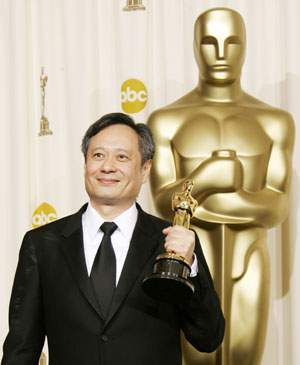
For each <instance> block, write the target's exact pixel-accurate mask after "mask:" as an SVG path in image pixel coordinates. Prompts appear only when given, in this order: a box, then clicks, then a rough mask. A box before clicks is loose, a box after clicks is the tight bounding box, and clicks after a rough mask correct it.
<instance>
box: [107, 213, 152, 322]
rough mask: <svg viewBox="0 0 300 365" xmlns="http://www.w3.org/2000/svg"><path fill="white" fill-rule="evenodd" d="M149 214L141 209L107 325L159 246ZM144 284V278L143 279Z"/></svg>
mask: <svg viewBox="0 0 300 365" xmlns="http://www.w3.org/2000/svg"><path fill="white" fill-rule="evenodd" d="M152 224H153V223H152V222H151V220H150V219H149V218H147V214H146V213H144V212H143V211H142V210H141V209H140V208H139V215H138V221H137V224H136V227H135V229H134V232H133V235H132V239H131V242H130V247H129V250H128V253H127V256H126V260H125V263H124V267H123V270H122V273H121V276H120V279H119V282H118V285H117V288H116V291H115V294H114V298H113V302H112V305H111V307H110V310H109V313H108V317H107V321H106V323H107V322H108V321H109V320H110V319H111V318H112V317H113V316H114V314H115V313H116V311H117V310H118V309H119V308H120V306H121V305H122V303H123V302H124V300H125V299H126V297H127V295H128V293H129V291H130V289H131V288H132V286H133V285H134V283H135V282H136V280H137V278H138V276H139V274H140V273H141V271H142V270H143V269H144V267H145V265H146V263H147V262H148V260H149V259H150V258H151V257H152V256H153V252H154V251H155V249H156V248H157V246H158V241H157V240H156V239H155V235H156V234H157V232H156V231H155V229H154V227H153V225H152ZM141 284H142V278H141Z"/></svg>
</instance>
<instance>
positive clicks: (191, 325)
mask: <svg viewBox="0 0 300 365" xmlns="http://www.w3.org/2000/svg"><path fill="white" fill-rule="evenodd" d="M195 235H196V234H195ZM195 253H196V256H197V260H198V274H197V276H196V277H192V278H190V280H191V281H192V282H193V284H194V285H195V292H194V294H193V296H192V298H191V299H189V300H187V301H186V302H185V303H184V304H183V305H182V306H181V328H182V330H183V332H184V335H185V338H186V339H187V340H188V341H189V342H190V343H191V344H192V345H193V346H194V347H195V348H196V349H197V350H198V351H201V352H212V351H214V350H215V349H216V348H217V347H218V346H219V345H220V344H221V343H222V341H223V337H224V330H225V319H224V316H223V313H222V309H221V306H220V301H219V297H218V294H217V293H216V291H215V289H214V285H213V281H212V278H211V275H210V272H209V268H208V266H207V263H206V260H205V257H204V255H203V251H202V248H201V245H200V242H199V239H198V237H197V235H196V247H195Z"/></svg>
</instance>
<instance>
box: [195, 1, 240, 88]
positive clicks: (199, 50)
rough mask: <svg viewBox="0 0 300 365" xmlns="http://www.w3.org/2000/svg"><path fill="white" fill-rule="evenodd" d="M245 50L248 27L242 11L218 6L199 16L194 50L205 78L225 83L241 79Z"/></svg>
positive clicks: (207, 80) (215, 82)
mask: <svg viewBox="0 0 300 365" xmlns="http://www.w3.org/2000/svg"><path fill="white" fill-rule="evenodd" d="M245 49H246V29H245V24H244V21H243V19H242V17H241V15H240V14H239V13H238V12H236V11H234V10H231V9H227V8H214V9H210V10H207V11H205V12H204V13H202V14H201V15H200V16H199V17H198V18H197V20H196V23H195V28H194V53H195V58H196V61H197V64H198V67H199V72H200V77H201V79H202V80H204V81H206V82H208V83H212V84H216V85H218V84H219V85H222V84H227V83H231V82H233V81H235V80H236V79H239V78H240V76H241V71H242V66H243V63H244V58H245Z"/></svg>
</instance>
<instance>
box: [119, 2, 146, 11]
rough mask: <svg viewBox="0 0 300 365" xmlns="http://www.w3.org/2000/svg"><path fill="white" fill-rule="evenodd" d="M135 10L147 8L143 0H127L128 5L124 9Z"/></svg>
mask: <svg viewBox="0 0 300 365" xmlns="http://www.w3.org/2000/svg"><path fill="white" fill-rule="evenodd" d="M133 10H146V7H145V6H144V5H143V3H142V0H126V6H125V7H124V8H123V11H133Z"/></svg>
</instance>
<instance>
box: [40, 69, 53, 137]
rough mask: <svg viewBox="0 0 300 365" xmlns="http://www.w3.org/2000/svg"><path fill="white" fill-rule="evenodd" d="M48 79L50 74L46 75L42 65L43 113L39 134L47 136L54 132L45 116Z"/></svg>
mask: <svg viewBox="0 0 300 365" xmlns="http://www.w3.org/2000/svg"><path fill="white" fill-rule="evenodd" d="M47 81H48V76H44V67H42V71H41V76H40V86H41V89H42V115H41V119H40V131H39V136H47V135H51V134H53V132H52V131H51V130H50V128H49V121H48V119H47V118H46V117H45V115H44V112H45V96H46V91H45V89H46V84H47Z"/></svg>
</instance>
